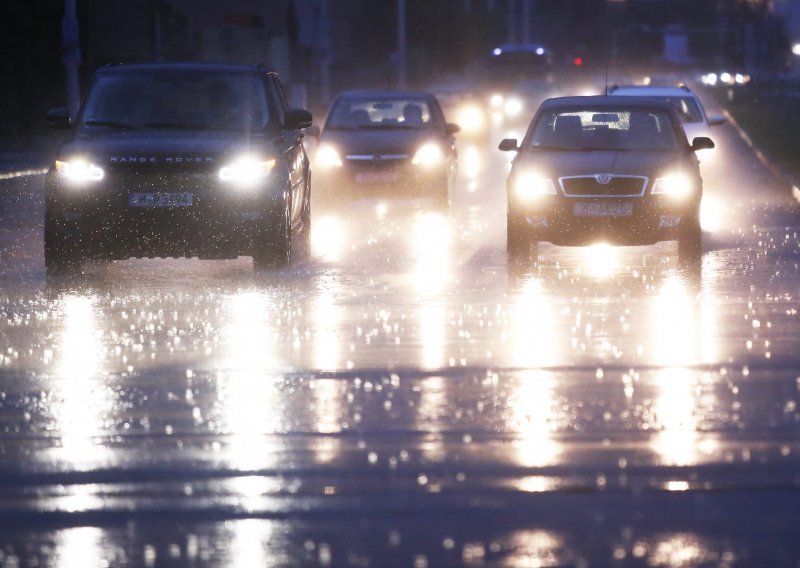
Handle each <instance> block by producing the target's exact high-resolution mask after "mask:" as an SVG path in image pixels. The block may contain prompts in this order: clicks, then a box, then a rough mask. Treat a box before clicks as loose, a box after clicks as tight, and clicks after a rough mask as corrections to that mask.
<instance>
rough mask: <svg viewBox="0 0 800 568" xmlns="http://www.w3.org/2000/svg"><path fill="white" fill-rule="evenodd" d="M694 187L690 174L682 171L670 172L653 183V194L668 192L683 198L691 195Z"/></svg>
mask: <svg viewBox="0 0 800 568" xmlns="http://www.w3.org/2000/svg"><path fill="white" fill-rule="evenodd" d="M692 189H694V184H693V183H692V180H691V178H689V176H687V175H685V174H682V173H673V174H668V175H666V176H664V177H661V178H658V179H657V180H656V182H655V185H653V194H666V195H670V196H673V197H676V198H683V197H686V196H687V195H689V194H690V193H691V192H692Z"/></svg>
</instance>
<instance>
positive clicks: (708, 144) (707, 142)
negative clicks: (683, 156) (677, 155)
mask: <svg viewBox="0 0 800 568" xmlns="http://www.w3.org/2000/svg"><path fill="white" fill-rule="evenodd" d="M714 147H716V144H714V141H713V140H712V139H711V138H709V137H708V136H698V137H697V138H695V139H694V140H692V151H694V152H697V151H698V150H711V149H712V148H714Z"/></svg>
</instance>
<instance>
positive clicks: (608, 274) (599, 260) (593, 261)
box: [582, 243, 620, 280]
mask: <svg viewBox="0 0 800 568" xmlns="http://www.w3.org/2000/svg"><path fill="white" fill-rule="evenodd" d="M582 252H583V263H582V264H583V266H585V267H586V268H587V270H588V272H589V276H591V277H592V278H597V279H600V280H605V279H609V278H613V276H614V274H615V273H616V272H617V270H619V263H620V253H619V249H618V247H613V246H611V245H608V244H606V243H598V244H595V245H591V246H588V247H583V248H582Z"/></svg>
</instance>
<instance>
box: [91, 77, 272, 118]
mask: <svg viewBox="0 0 800 568" xmlns="http://www.w3.org/2000/svg"><path fill="white" fill-rule="evenodd" d="M269 120H270V113H269V106H268V105H267V94H266V92H265V89H264V87H263V82H262V81H261V79H260V78H258V77H255V76H248V75H237V74H200V73H176V72H174V71H172V72H170V73H169V74H167V73H119V74H108V75H101V76H100V77H98V79H97V80H96V81H95V82H94V84H93V85H92V88H91V90H90V91H89V93H88V95H87V100H86V106H85V109H84V111H83V114H82V116H81V119H80V126H81V128H97V127H100V128H103V127H109V126H111V127H128V128H165V127H171V128H181V127H184V128H219V129H226V130H227V129H230V130H244V129H258V128H264V127H266V126H267V124H268V123H269Z"/></svg>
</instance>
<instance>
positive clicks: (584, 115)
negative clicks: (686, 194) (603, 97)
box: [530, 108, 678, 151]
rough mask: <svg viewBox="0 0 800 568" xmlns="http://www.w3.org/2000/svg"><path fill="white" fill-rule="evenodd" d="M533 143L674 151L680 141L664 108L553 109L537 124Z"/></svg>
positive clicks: (556, 146) (536, 145)
mask: <svg viewBox="0 0 800 568" xmlns="http://www.w3.org/2000/svg"><path fill="white" fill-rule="evenodd" d="M530 146H531V147H533V148H541V149H551V150H573V151H589V150H610V151H619V150H675V149H677V148H678V140H677V138H676V136H675V130H674V128H673V127H672V123H671V121H670V117H669V114H668V113H667V112H666V111H665V110H662V109H649V108H648V109H645V108H642V109H613V110H610V109H591V108H582V109H575V108H570V109H552V110H548V111H544V112H543V113H542V114H541V115H540V116H539V119H538V121H537V123H536V125H535V126H534V130H533V136H532V137H531V142H530Z"/></svg>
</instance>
